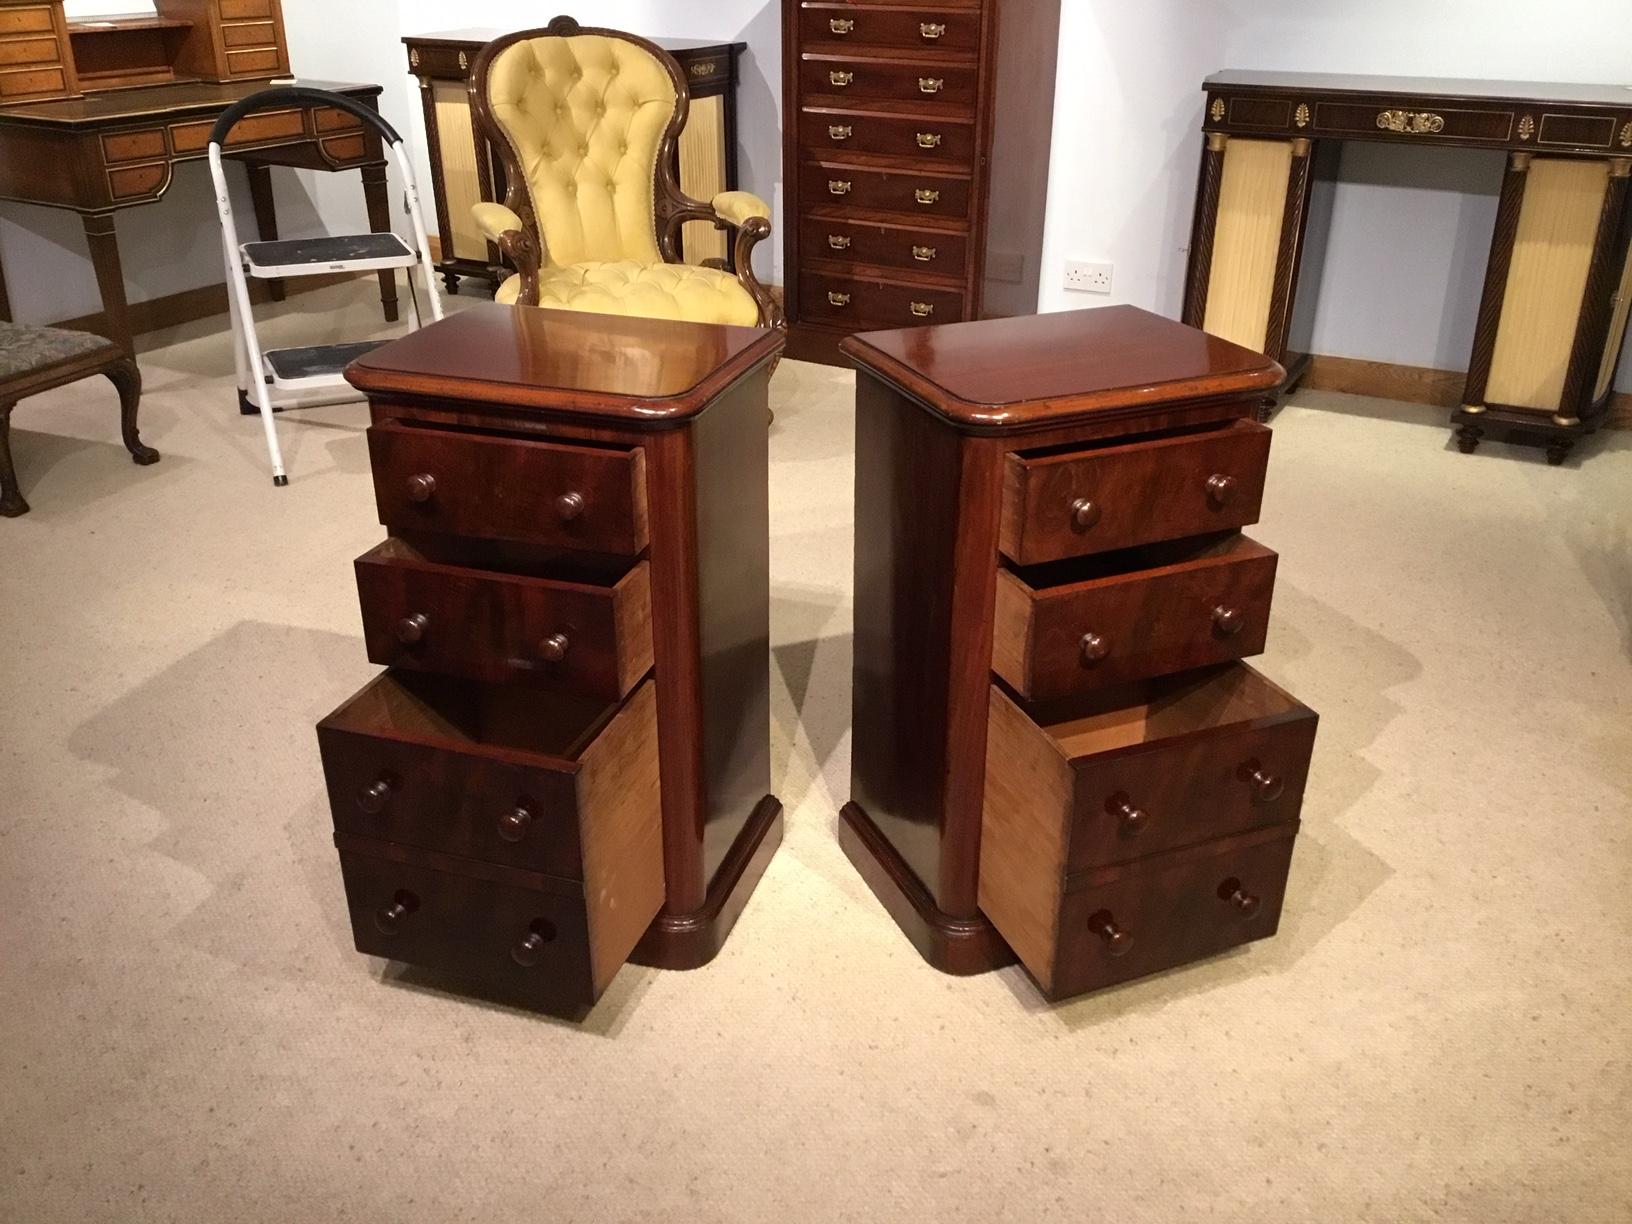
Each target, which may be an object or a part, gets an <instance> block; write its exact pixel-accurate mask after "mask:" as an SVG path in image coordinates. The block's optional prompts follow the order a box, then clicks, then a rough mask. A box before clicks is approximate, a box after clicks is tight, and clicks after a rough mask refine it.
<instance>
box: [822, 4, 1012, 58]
mask: <svg viewBox="0 0 1632 1224" xmlns="http://www.w3.org/2000/svg"><path fill="white" fill-rule="evenodd" d="M799 36H800V42H801V44H802V45H806V46H808V45H810V44H811V43H842V44H846V45H853V44H858V43H860V44H867V45H870V46H880V47H941V48H948V49H953V50H958V51H972V50H974V49H975V48H977V47H979V46H980V10H979V9H978V8H964V9H952V8H927V7H926V8H895V7H891V8H879V7H873V6H871V5H866V4H849V3H843V4H806V5H804V6H803V7H802V8H801V9H800V13H799Z"/></svg>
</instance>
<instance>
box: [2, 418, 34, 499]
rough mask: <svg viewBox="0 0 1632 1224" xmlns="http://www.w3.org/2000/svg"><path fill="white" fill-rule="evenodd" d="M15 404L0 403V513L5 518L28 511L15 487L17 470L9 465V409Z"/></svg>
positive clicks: (20, 492)
mask: <svg viewBox="0 0 1632 1224" xmlns="http://www.w3.org/2000/svg"><path fill="white" fill-rule="evenodd" d="M16 406H17V405H16V404H14V403H12V404H0V515H4V516H5V517H6V518H16V517H18V516H19V515H23V514H27V513H28V503H27V502H26V501H24V500H23V494H22V490H20V489H19V488H18V487H17V471H16V469H15V468H13V467H12V466H11V410H12V409H13V408H15V407H16Z"/></svg>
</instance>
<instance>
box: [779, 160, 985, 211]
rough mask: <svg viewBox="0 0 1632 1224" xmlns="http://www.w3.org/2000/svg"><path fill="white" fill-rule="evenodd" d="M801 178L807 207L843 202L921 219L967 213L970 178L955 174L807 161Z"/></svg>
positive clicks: (847, 204) (855, 206)
mask: <svg viewBox="0 0 1632 1224" xmlns="http://www.w3.org/2000/svg"><path fill="white" fill-rule="evenodd" d="M802 177H803V184H804V185H803V188H802V191H801V194H802V195H803V196H804V199H803V200H802V201H801V203H802V204H803V205H804V206H805V207H807V208H809V207H813V206H815V205H817V204H843V205H846V206H848V207H850V208H865V209H881V210H884V211H888V212H899V213H910V214H913V215H915V216H920V217H943V218H956V219H958V220H964V219H966V218H967V217H968V216H969V200H970V193H971V184H970V180H969V179H967V178H963V177H959V176H956V175H946V174H935V173H931V172H920V171H916V170H876V169H872V168H869V167H862V166H851V165H846V164H844V163H842V162H806V163H805V166H804V169H803V173H802Z"/></svg>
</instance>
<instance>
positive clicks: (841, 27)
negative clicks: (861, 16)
mask: <svg viewBox="0 0 1632 1224" xmlns="http://www.w3.org/2000/svg"><path fill="white" fill-rule="evenodd" d="M827 28H828V29H830V30H832V31H833V33H835V34H838V35H841V36H842V35H845V34H849V33H851V32H852V31H854V30H855V28H856V23H855V22H853V21H851V20H850V18H848V17H835V18H833V19H832V20H831V21H829V22H828V23H827Z"/></svg>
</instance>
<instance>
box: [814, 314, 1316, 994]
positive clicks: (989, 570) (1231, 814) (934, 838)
mask: <svg viewBox="0 0 1632 1224" xmlns="http://www.w3.org/2000/svg"><path fill="white" fill-rule="evenodd" d="M843 348H844V351H845V353H846V354H847V355H848V356H849V357H850V358H851V360H853V361H854V362H855V363H856V364H857V365H858V366H859V367H860V371H861V372H860V375H859V378H858V382H857V402H856V612H855V623H856V645H855V652H856V654H855V693H854V718H853V741H854V749H853V752H854V758H853V766H852V771H853V772H852V801H851V802H850V803H849V804H848V805H846V807H845V808H844V812H843V819H842V821H841V824H840V838H841V840H842V842H843V844H844V847H845V851H846V853H847V854H848V855H849V857H850V859H851V861H852V862H853V863H854V864H855V865H856V867H857V869H858V870H859V871H860V872H861V874H862V875H863V877H865V878H866V880H867V882H868V884H869V885H870V886H871V888H872V889H873V891H874V893H875V894H877V895H878V897H879V899H880V900H881V901H882V902H883V903H884V905H885V907H886V908H887V909H888V911H889V912H890V914H891V915H892V917H894V919H895V921H896V922H897V924H899V925H900V926H901V927H902V928H903V930H904V931H905V932H906V934H907V935H908V937H909V938H910V939H911V940H912V941H913V943H914V944H915V945H916V946H917V948H918V949H919V951H920V952H921V953H922V954H923V955H924V956H925V958H926V959H928V960H929V962H930V963H931V964H933V965H935V966H936V967H938V968H940V969H943V970H945V971H947V972H949V973H965V974H967V973H979V972H982V971H984V970H987V969H992V968H996V967H998V966H1000V965H1004V964H1007V963H1011V962H1012V961H1013V960H1014V959H1015V957H1018V958H1019V960H1020V961H1021V962H1022V963H1023V964H1024V965H1025V967H1026V969H1027V970H1028V971H1029V972H1030V973H1031V975H1032V977H1033V978H1035V979H1036V981H1037V983H1038V984H1039V985H1040V986H1041V987H1042V989H1043V991H1044V993H1045V994H1047V995H1048V996H1049V997H1050V998H1055V999H1057V998H1063V997H1066V996H1069V995H1073V994H1078V993H1081V992H1084V991H1088V990H1094V989H1098V988H1099V987H1102V986H1107V985H1111V984H1113V983H1116V982H1120V981H1125V980H1127V979H1130V978H1135V977H1141V976H1143V975H1145V974H1148V973H1154V972H1157V971H1158V970H1162V969H1167V968H1170V967H1172V966H1175V965H1180V964H1183V963H1186V962H1188V961H1191V960H1195V959H1197V958H1199V957H1203V956H1207V955H1210V954H1212V953H1214V952H1218V951H1221V950H1223V949H1225V948H1228V947H1231V946H1233V945H1236V944H1241V943H1246V942H1248V941H1250V940H1254V939H1261V938H1264V937H1266V936H1269V935H1272V934H1274V932H1275V928H1276V924H1277V922H1278V920H1279V914H1280V908H1281V897H1282V893H1283V891H1284V888H1285V884H1286V878H1287V872H1288V868H1289V865H1290V862H1291V856H1292V843H1293V839H1294V838H1295V837H1296V834H1297V830H1298V818H1299V811H1300V808H1301V806H1302V802H1303V789H1304V782H1305V779H1306V778H1307V776H1308V768H1309V758H1310V754H1311V752H1312V750H1313V746H1314V733H1315V723H1316V716H1315V714H1314V713H1313V711H1311V710H1309V709H1307V708H1306V707H1304V706H1303V705H1301V704H1300V703H1299V702H1298V701H1296V700H1295V699H1294V698H1292V697H1291V696H1290V695H1289V694H1287V693H1285V692H1283V691H1282V690H1281V689H1280V688H1278V687H1277V686H1276V685H1274V684H1272V683H1270V681H1268V680H1267V679H1265V678H1264V677H1263V676H1261V675H1259V674H1258V673H1257V672H1255V671H1253V670H1252V669H1251V668H1250V667H1248V666H1246V665H1245V664H1244V663H1241V662H1239V660H1240V659H1242V658H1244V657H1246V656H1248V655H1253V654H1257V653H1259V652H1261V651H1262V650H1263V648H1264V638H1265V633H1266V630H1267V627H1268V619H1269V608H1270V599H1271V595H1272V592H1273V588H1274V583H1275V569H1276V557H1275V554H1274V553H1273V552H1271V551H1270V550H1269V549H1267V548H1264V547H1262V546H1261V545H1259V544H1256V543H1254V542H1253V541H1252V540H1250V539H1248V538H1247V537H1246V536H1244V535H1242V534H1241V532H1240V528H1242V527H1243V526H1246V525H1248V524H1251V523H1254V522H1256V521H1257V519H1258V513H1259V506H1260V502H1261V499H1262V496H1263V489H1264V476H1265V468H1266V465H1267V462H1268V458H1269V438H1270V435H1269V429H1268V428H1267V427H1266V426H1264V425H1260V424H1259V423H1258V422H1257V420H1256V419H1255V418H1256V415H1257V411H1258V406H1259V404H1260V402H1261V401H1262V398H1263V396H1264V394H1265V392H1266V391H1268V390H1270V389H1272V388H1273V387H1275V386H1276V385H1277V384H1278V383H1279V382H1280V380H1281V378H1282V370H1281V368H1280V366H1278V365H1277V364H1275V362H1273V361H1271V360H1270V359H1269V358H1267V357H1265V356H1263V355H1262V354H1258V353H1253V352H1250V351H1248V350H1247V349H1244V348H1240V347H1237V346H1235V345H1233V344H1230V343H1228V342H1226V341H1223V340H1219V339H1217V338H1215V337H1212V336H1209V335H1206V334H1204V333H1203V332H1200V331H1197V330H1194V329H1192V328H1188V327H1185V326H1182V325H1181V324H1178V323H1173V322H1170V321H1168V320H1165V319H1161V318H1158V317H1157V316H1155V315H1152V314H1148V313H1146V312H1144V311H1142V310H1136V309H1133V308H1132V307H1112V308H1109V309H1103V310H1088V311H1081V312H1078V313H1072V314H1054V315H1042V316H1038V317H1033V318H1023V319H1004V320H994V321H989V322H983V323H965V324H958V325H952V326H945V327H930V328H919V329H916V330H910V331H898V332H880V333H874V334H871V335H864V336H855V337H851V338H850V339H848V340H846V341H845V342H844V345H843Z"/></svg>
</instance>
